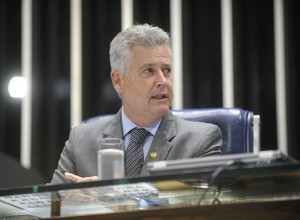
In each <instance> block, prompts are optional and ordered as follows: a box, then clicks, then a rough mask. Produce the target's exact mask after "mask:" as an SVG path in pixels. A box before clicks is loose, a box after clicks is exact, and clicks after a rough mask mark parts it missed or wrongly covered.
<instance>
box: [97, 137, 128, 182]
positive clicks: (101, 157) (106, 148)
mask: <svg viewBox="0 0 300 220" xmlns="http://www.w3.org/2000/svg"><path fill="white" fill-rule="evenodd" d="M98 177H99V178H100V180H108V179H117V178H123V177H124V150H123V140H121V139H118V138H105V139H101V140H100V142H99V150H98Z"/></svg>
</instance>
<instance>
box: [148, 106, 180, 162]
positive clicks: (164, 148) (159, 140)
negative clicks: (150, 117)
mask: <svg viewBox="0 0 300 220" xmlns="http://www.w3.org/2000/svg"><path fill="white" fill-rule="evenodd" d="M175 135H176V127H175V117H174V116H173V114H172V113H171V112H170V111H169V112H168V113H167V114H166V115H165V116H164V117H163V119H162V122H161V124H160V126H159V128H158V130H157V132H156V135H155V137H154V139H153V142H152V144H151V146H150V149H149V152H148V155H147V157H146V161H145V162H150V161H158V160H165V159H166V157H167V155H168V152H169V151H170V149H171V148H172V146H173V144H172V143H171V140H172V139H173V138H174V137H175ZM151 155H152V156H151Z"/></svg>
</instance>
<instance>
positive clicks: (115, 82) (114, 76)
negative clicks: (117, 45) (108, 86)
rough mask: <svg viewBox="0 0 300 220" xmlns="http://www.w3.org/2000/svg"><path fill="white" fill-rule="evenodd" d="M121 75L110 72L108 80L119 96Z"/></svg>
mask: <svg viewBox="0 0 300 220" xmlns="http://www.w3.org/2000/svg"><path fill="white" fill-rule="evenodd" d="M121 77H122V76H121V73H119V72H118V71H116V70H112V71H111V72H110V78H111V82H112V85H113V87H114V88H115V90H116V92H117V93H118V94H119V96H120V94H121V93H122V83H121Z"/></svg>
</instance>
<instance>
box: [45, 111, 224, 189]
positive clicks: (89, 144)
mask: <svg viewBox="0 0 300 220" xmlns="http://www.w3.org/2000/svg"><path fill="white" fill-rule="evenodd" d="M107 137H116V138H121V139H122V138H123V131H122V124H121V111H119V112H118V113H117V114H116V115H114V116H111V117H108V118H104V119H101V120H98V121H95V122H92V123H86V124H80V125H79V126H76V127H74V128H73V129H72V130H71V132H70V136H69V139H68V140H67V141H66V144H65V147H64V149H63V151H62V153H61V156H60V160H59V162H58V167H57V169H56V170H55V171H54V174H53V177H52V180H51V182H50V183H51V184H58V183H67V182H69V180H67V179H66V178H65V177H64V173H65V172H70V173H74V174H77V175H79V176H81V177H88V176H96V175H97V150H98V147H97V143H98V141H99V140H100V139H102V138H107ZM221 146H222V134H221V131H220V129H219V127H217V126H216V125H213V124H208V123H202V122H191V121H186V120H183V119H181V118H179V117H177V116H174V115H173V114H172V112H171V111H169V112H168V113H167V114H166V115H165V116H164V117H163V119H162V122H161V124H160V126H159V128H158V130H157V133H156V135H155V137H154V139H153V142H152V144H151V146H150V149H149V153H150V152H156V153H157V157H156V158H155V159H151V158H150V157H149V155H147V157H146V160H145V163H144V166H143V169H142V173H141V175H147V174H148V172H147V167H146V165H145V164H146V163H147V162H149V161H158V160H174V159H183V158H194V157H203V156H208V155H213V154H221V150H220V147H221Z"/></svg>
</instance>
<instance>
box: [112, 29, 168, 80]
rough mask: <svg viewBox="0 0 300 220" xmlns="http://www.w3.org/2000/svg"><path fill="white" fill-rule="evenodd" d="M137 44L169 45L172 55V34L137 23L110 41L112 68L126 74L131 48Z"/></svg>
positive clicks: (150, 45) (151, 45)
mask: <svg viewBox="0 0 300 220" xmlns="http://www.w3.org/2000/svg"><path fill="white" fill-rule="evenodd" d="M136 45H142V46H149V47H155V46H160V45H167V46H168V48H169V50H170V54H171V55H172V51H171V42H170V36H169V34H168V33H167V32H165V31H164V30H162V29H161V28H159V27H156V26H152V25H149V24H137V25H134V26H132V27H129V28H127V29H126V30H125V31H122V32H120V33H118V34H117V36H116V37H115V38H114V39H113V40H112V42H111V43H110V50H109V55H110V66H111V69H114V70H117V71H118V72H120V73H122V74H126V73H127V68H128V65H129V63H130V61H131V58H132V54H131V50H130V49H131V48H132V47H133V46H136Z"/></svg>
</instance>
